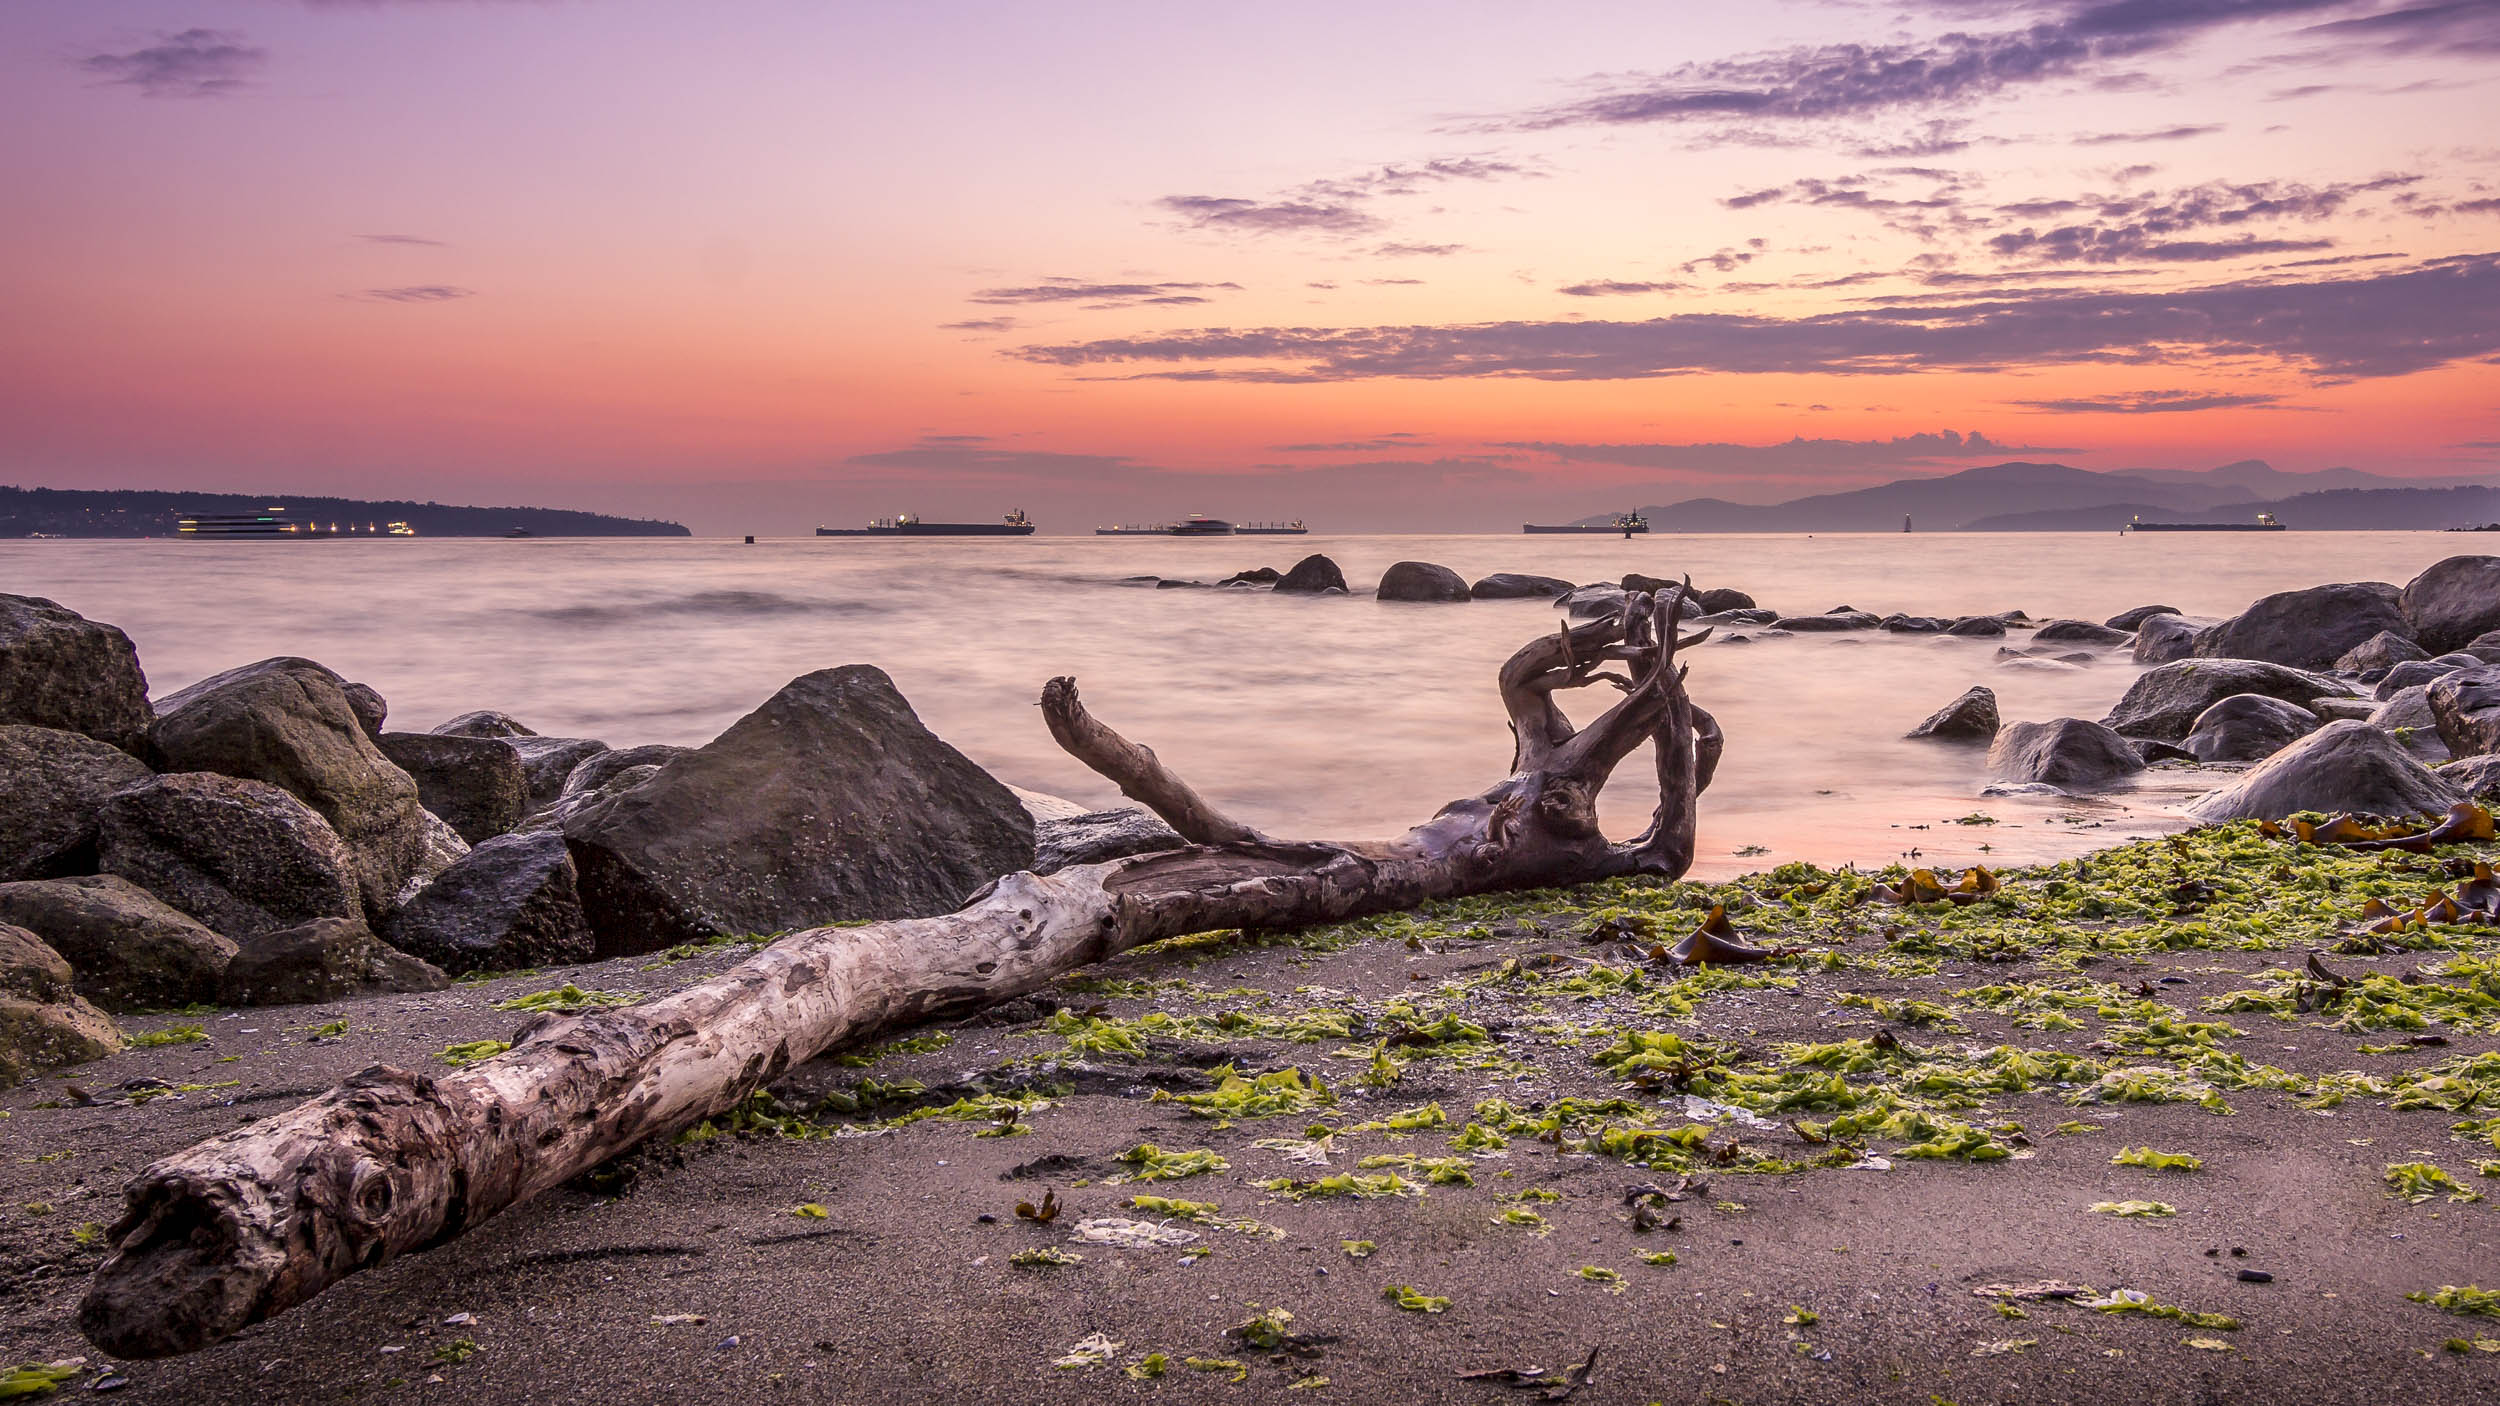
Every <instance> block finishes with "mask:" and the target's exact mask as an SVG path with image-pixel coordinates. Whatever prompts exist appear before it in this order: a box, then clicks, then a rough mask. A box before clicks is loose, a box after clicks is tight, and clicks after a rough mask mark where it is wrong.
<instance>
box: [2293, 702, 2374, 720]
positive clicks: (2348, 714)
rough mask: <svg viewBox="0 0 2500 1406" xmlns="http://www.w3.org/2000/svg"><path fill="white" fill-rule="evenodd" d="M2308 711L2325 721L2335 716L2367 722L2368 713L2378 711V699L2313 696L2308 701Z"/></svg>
mask: <svg viewBox="0 0 2500 1406" xmlns="http://www.w3.org/2000/svg"><path fill="white" fill-rule="evenodd" d="M2309 711H2310V712H2312V713H2315V714H2317V715H2318V717H2319V718H2321V719H2322V720H2324V721H2326V722H2333V721H2335V720H2336V719H2337V718H2359V719H2361V720H2362V721H2364V722H2367V721H2369V718H2370V715H2371V714H2372V713H2375V712H2377V711H2378V700H2377V699H2375V698H2314V699H2311V700H2310V702H2309Z"/></svg>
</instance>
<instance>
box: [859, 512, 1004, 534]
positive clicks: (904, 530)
mask: <svg viewBox="0 0 2500 1406" xmlns="http://www.w3.org/2000/svg"><path fill="white" fill-rule="evenodd" d="M816 535H817V536H819V537H1030V536H1032V535H1033V519H1031V518H1029V517H1026V516H1025V515H1024V509H1022V508H1018V509H1016V510H1015V511H1014V512H1012V513H1009V514H1007V516H1006V517H1004V518H1002V519H1000V520H999V521H997V522H923V521H921V520H920V519H919V518H916V517H913V516H912V515H911V514H909V513H904V514H902V515H901V516H899V517H881V518H878V519H877V520H876V521H874V522H871V523H869V524H868V525H867V526H866V527H819V528H817V529H816Z"/></svg>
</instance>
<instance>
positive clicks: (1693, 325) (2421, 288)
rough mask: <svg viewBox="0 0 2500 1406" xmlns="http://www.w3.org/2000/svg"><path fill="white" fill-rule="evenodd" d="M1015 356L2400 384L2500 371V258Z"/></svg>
mask: <svg viewBox="0 0 2500 1406" xmlns="http://www.w3.org/2000/svg"><path fill="white" fill-rule="evenodd" d="M1005 354H1006V355H1009V356H1013V357H1016V358H1019V359H1022V360H1025V361H1031V362H1035V363H1039V364H1042V365H1050V366H1061V367H1068V368H1087V367H1112V366H1130V367H1136V366H1146V367H1158V368H1167V369H1153V370H1143V371H1134V372H1131V373H1129V374H1131V375H1133V376H1139V377H1145V378H1153V379H1170V380H1190V381H1253V382H1278V383H1299V382H1332V381H1362V380H1378V379H1449V378H1461V377H1499V378H1524V379H1536V380H1621V379H1639V378H1650V377H1663V376H1679V375H1691V374H1699V373H1707V372H1720V373H1726V374H1766V373H1778V374H1808V375H1811V374H1860V375H1909V374H1913V373H1917V372H1923V371H1954V370H1991V371H1993V370H2001V369H2005V368H2009V367H2037V366H2060V365H2077V364H2122V365H2134V364H2157V363H2164V362H2176V361H2178V360H2180V359H2181V358H2184V357H2198V356H2202V357H2211V358H2232V359H2244V360H2254V361H2261V362H2267V363H2272V364H2276V365H2280V366H2284V367H2288V368H2292V369H2295V370H2300V371H2304V372H2306V373H2308V374H2310V375H2312V376H2315V377H2319V378H2362V377H2381V376H2401V375H2405V374H2408V373H2411V372H2415V371H2422V370H2427V369H2429V368H2431V367H2435V366H2441V365H2445V364H2448V363H2450V362H2456V361H2464V360H2488V359H2492V358H2496V357H2500V254H2477V255H2471V256H2465V257H2460V258H2454V259H2445V260H2440V261H2437V262H2434V263H2431V264H2427V265H2424V266H2421V267H2418V268H2411V269H2405V270H2400V271H2388V272H2384V273H2373V274H2364V275H2358V276H2355V277H2350V278H2343V279H2327V280H2318V281H2311V282H2286V281H2277V280H2271V279H2243V280H2237V281H2231V282H2223V283H2216V284H2209V285H2205V286H2202V287H2192V288H2183V289H2177V290H2168V291H2157V292H2147V291H2116V290H2105V289H2091V288H2076V289H2059V288H2044V289H2028V290H2023V291H2022V292H2020V293H2000V294H1996V295H1993V296H1984V297H1979V298H1966V299H1937V300H1934V301H1930V302H1923V303H1918V304H1915V305H1901V306H1877V307H1868V308H1857V309H1850V310H1845V311H1839V312H1830V313H1822V314H1816V315H1812V316H1804V317H1786V318H1784V317H1771V316H1762V315H1750V314H1741V313H1683V314H1676V315H1672V316H1665V317H1657V318H1651V319H1648V320H1646V321H1639V322H1619V321H1593V320H1592V321H1559V322H1499V323H1478V324H1467V325H1458V326H1380V327H1357V328H1336V329H1325V328H1286V327H1266V328H1250V329H1233V328H1207V329H1203V330H1198V331H1190V332H1180V333H1175V334H1172V335H1168V336H1162V337H1129V338H1112V339H1105V340H1098V341H1089V342H1074V343H1065V344H1060V345H1035V346H1025V347H1020V348H1014V349H1011V350H1008V351H1007V352H1006V353H1005ZM1245 363H1247V364H1245Z"/></svg>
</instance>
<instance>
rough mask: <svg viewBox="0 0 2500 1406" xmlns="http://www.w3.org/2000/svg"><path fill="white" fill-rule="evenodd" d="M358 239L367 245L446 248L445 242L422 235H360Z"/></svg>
mask: <svg viewBox="0 0 2500 1406" xmlns="http://www.w3.org/2000/svg"><path fill="white" fill-rule="evenodd" d="M356 237H357V238H358V239H361V240H363V241H364V242H366V243H367V244H422V245H425V246H426V247H428V248H433V249H440V248H443V247H445V241H443V240H440V239H428V238H426V237H425V236H424V235H422V234H360V235H357V236H356Z"/></svg>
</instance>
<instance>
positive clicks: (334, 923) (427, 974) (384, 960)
mask: <svg viewBox="0 0 2500 1406" xmlns="http://www.w3.org/2000/svg"><path fill="white" fill-rule="evenodd" d="M450 984H451V981H450V979H449V978H447V977H445V976H444V975H443V973H442V972H441V971H440V970H439V969H438V968H436V967H435V966H434V965H433V964H432V963H430V962H426V961H422V960H419V959H418V958H415V957H411V956H409V955H408V954H407V953H405V952H402V951H400V950H399V949H398V948H396V947H393V946H391V945H390V944H389V943H387V942H384V941H383V940H382V939H380V938H378V937H375V936H374V935H373V931H372V929H370V928H367V927H366V926H365V924H364V920H363V919H361V918H316V919H314V920H313V921H311V922H309V923H303V924H299V925H298V926H295V927H291V928H281V929H279V930H278V931H276V932H266V933H261V934H259V935H257V936H254V937H248V938H245V939H244V940H243V942H242V944H241V946H240V947H239V948H237V950H236V951H235V954H234V960H233V961H232V962H230V963H228V964H227V965H226V980H225V985H224V988H223V995H222V997H221V999H222V1000H224V1002H225V1003H226V1004H227V1005H231V1006H304V1005H311V1004H312V1003H314V1002H316V1001H343V1000H346V999H348V998H349V997H352V996H384V995H390V994H393V993H396V992H405V991H440V990H442V989H443V988H444V987H446V986H449V985H450Z"/></svg>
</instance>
